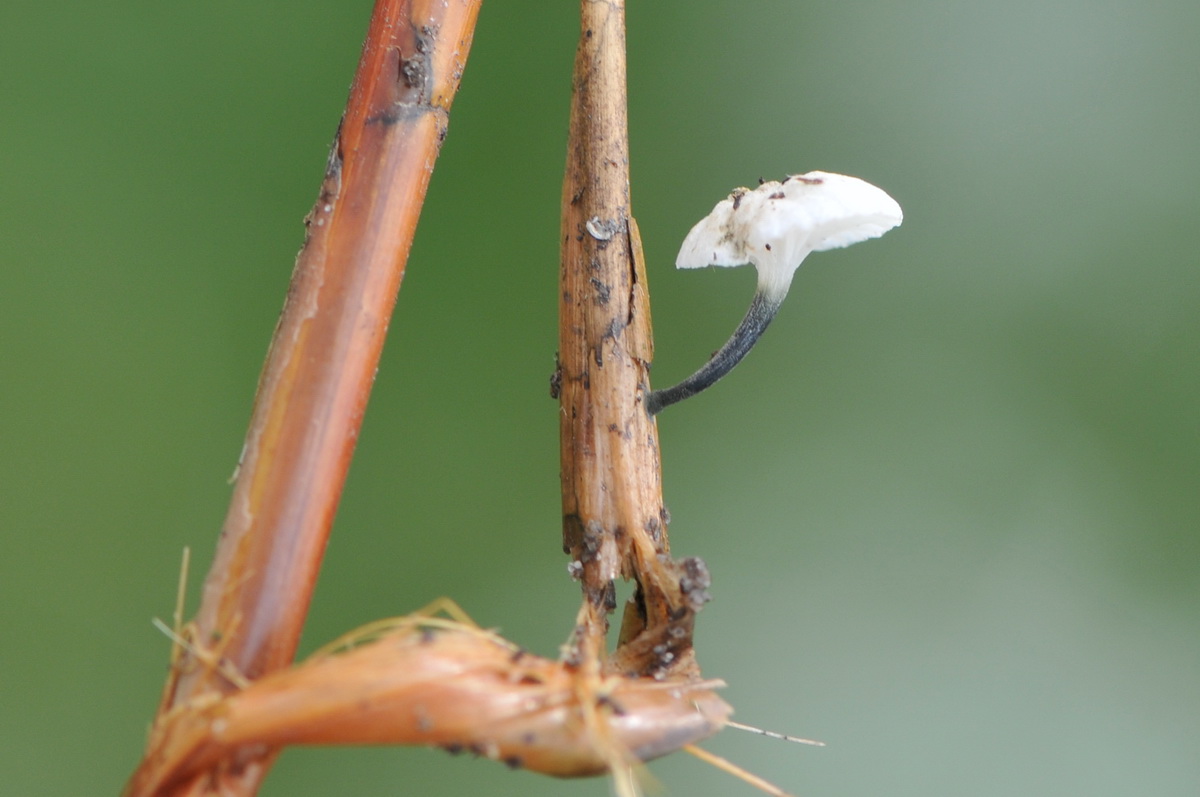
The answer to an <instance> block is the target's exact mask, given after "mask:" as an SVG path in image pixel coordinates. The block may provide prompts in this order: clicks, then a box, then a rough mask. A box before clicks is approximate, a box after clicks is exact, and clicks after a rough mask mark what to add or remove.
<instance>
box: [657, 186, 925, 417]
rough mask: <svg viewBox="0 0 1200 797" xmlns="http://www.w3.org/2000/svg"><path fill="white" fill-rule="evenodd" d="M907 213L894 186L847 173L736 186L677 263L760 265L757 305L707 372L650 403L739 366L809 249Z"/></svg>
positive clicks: (843, 242) (676, 397)
mask: <svg viewBox="0 0 1200 797" xmlns="http://www.w3.org/2000/svg"><path fill="white" fill-rule="evenodd" d="M903 219H904V213H903V211H901V210H900V206H899V205H898V204H897V203H896V200H894V199H892V198H891V197H890V196H888V195H887V193H886V192H884V191H883V190H882V189H880V188H876V187H875V186H873V185H871V184H870V183H867V182H864V181H863V180H860V179H858V178H857V177H847V176H846V175H844V174H830V173H829V172H809V173H808V174H798V175H791V176H789V177H787V178H786V179H784V181H783V182H781V183H777V182H774V181H772V182H764V183H762V184H761V185H759V187H758V188H755V189H754V190H753V191H751V190H750V189H748V188H738V189H735V190H734V191H733V193H731V194H730V195H729V197H728V198H727V199H724V200H722V201H720V202H718V203H717V206H716V207H714V208H713V210H712V213H709V214H708V215H707V216H706V217H704V218H703V219H701V220H700V221H699V222H698V223H697V224H696V226H695V227H693V228H692V231H691V232H689V233H688V235H687V237H686V238H684V239H683V246H682V247H680V249H679V257H677V258H676V259H675V267H676V268H703V267H705V266H742V265H745V264H747V263H752V264H753V265H754V267H755V268H756V269H758V288H757V290H755V292H754V299H753V301H751V303H750V309H749V310H748V311H747V312H746V317H745V318H743V319H742V323H741V324H739V325H738V328H737V329H736V330H735V331H734V333H733V337H731V338H730V339H729V341H728V342H727V343H726V344H725V345H724V346H722V347H721V348H720V350H719V351H717V353H716V354H714V355H713V356H712V358H711V359H710V360H709V361H708V362H707V363H705V364H704V366H703V367H702V368H701V369H700V370H699V371H696V373H694V374H692V375H691V376H689V377H688V378H687V379H685V380H683V381H682V382H680V383H679V384H677V385H675V386H674V387H669V388H667V389H665V390H655V391H653V392H651V393H650V395H649V397H648V398H647V399H646V409H647V410H648V411H649V412H650V414H651V415H656V414H658V413H659V412H660V411H662V409H663V408H664V407H669V406H670V405H672V404H674V403H676V402H677V401H682V400H683V399H685V398H689V397H691V396H694V395H696V394H697V393H699V392H700V391H701V390H704V389H705V388H707V387H710V386H711V385H713V384H714V383H715V382H716V381H717V380H718V379H720V378H721V377H723V376H725V374H727V373H729V372H730V371H731V370H733V367H734V366H735V365H737V364H738V363H739V362H740V361H741V359H742V358H743V357H745V356H746V353H747V352H749V351H750V348H751V347H752V346H753V345H754V344H755V342H756V341H757V340H758V338H759V336H760V335H762V333H763V331H764V330H766V328H767V325H768V324H770V323H771V319H773V318H774V317H775V313H776V312H777V311H778V310H779V305H780V304H782V303H783V298H784V297H785V296H787V292H788V288H789V287H790V286H791V284H792V275H793V274H795V273H796V269H797V268H798V267H799V266H800V263H801V262H802V261H803V260H804V258H805V256H807V255H808V253H809V252H823V251H825V250H826V249H839V248H841V247H843V246H849V245H850V244H855V243H858V242H859V241H865V240H867V239H868V238H878V237H879V236H881V235H883V234H884V233H885V232H887V231H888V230H890V229H892V228H893V227H896V226H899V224H900V222H901V221H903Z"/></svg>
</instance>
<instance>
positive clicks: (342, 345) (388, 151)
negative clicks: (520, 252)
mask: <svg viewBox="0 0 1200 797" xmlns="http://www.w3.org/2000/svg"><path fill="white" fill-rule="evenodd" d="M478 10H479V0H376V4H375V9H374V12H373V14H372V17H371V25H370V29H369V31H368V34H367V39H366V42H365V43H364V46H363V53H362V57H361V59H360V61H359V65H358V71H357V72H356V74H355V78H354V83H353V85H352V87H351V90H350V98H349V100H348V102H347V106H346V113H345V115H344V116H343V118H342V122H341V126H340V128H339V130H338V134H337V137H336V139H335V140H334V144H333V148H332V150H331V152H330V157H329V163H328V165H327V167H326V173H325V178H324V181H323V183H322V187H321V192H320V195H319V196H318V198H317V202H316V204H315V205H314V207H313V209H312V212H311V213H310V214H309V215H308V217H307V218H306V220H305V223H306V225H307V230H308V234H307V238H306V240H305V244H304V248H303V249H302V250H301V252H300V254H299V256H298V257H297V260H296V266H295V270H294V272H293V275H292V282H291V285H290V286H289V289H288V296H287V301H286V304H285V306H284V311H283V314H282V315H281V317H280V320H279V324H278V326H277V327H276V330H275V335H274V337H273V339H272V342H271V349H270V352H269V354H268V357H267V362H266V364H265V366H264V368H263V373H262V376H261V378H260V382H259V388H258V394H257V396H256V397H255V406H254V413H253V417H252V419H251V423H250V429H249V431H248V432H247V435H246V442H245V447H244V452H243V458H242V462H241V463H240V468H239V472H238V475H237V481H236V484H235V486H234V490H233V496H232V498H231V501H230V506H229V511H228V514H227V516H226V519H225V523H224V525H223V527H222V530H221V537H220V541H219V543H218V546H217V552H216V556H215V559H214V562H213V565H212V569H211V570H210V572H209V575H208V578H207V580H206V582H205V585H204V591H203V597H202V601H201V606H200V609H199V612H198V614H197V616H196V619H195V621H194V622H193V623H192V624H191V626H190V628H191V634H192V638H193V639H194V640H196V649H198V650H219V652H220V655H221V656H222V658H223V659H224V660H226V661H227V662H228V663H229V664H230V665H231V666H232V667H234V668H236V670H238V671H239V672H241V673H242V674H243V675H244V676H245V677H247V678H249V679H252V680H253V679H258V678H259V677H261V676H262V675H264V674H266V673H269V672H271V671H273V670H277V669H279V668H282V667H286V666H288V665H289V664H290V663H291V662H292V659H293V657H294V655H295V650H296V644H297V640H298V639H299V636H300V629H301V627H302V625H303V622H304V617H305V615H306V613H307V611H308V605H309V601H310V598H311V595H312V590H313V585H314V583H315V581H316V577H317V572H318V570H319V568H320V564H321V559H322V556H323V553H324V550H325V543H326V540H327V538H328V535H329V531H330V526H331V524H332V522H333V516H334V512H335V510H336V508H337V503H338V500H339V498H340V496H341V490H342V485H343V484H344V482H345V477H346V473H347V470H348V468H349V463H350V458H351V456H352V454H353V452H354V444H355V441H356V440H357V438H358V432H359V428H360V426H361V423H362V416H363V412H364V410H365V407H366V401H367V396H368V394H369V392H370V388H371V384H372V382H373V380H374V375H375V370H376V366H377V364H378V361H379V355H380V351H381V349H382V346H383V340H384V335H385V332H386V330H387V325H388V319H389V317H390V316H391V312H392V307H393V305H394V303H395V300H396V293H397V290H398V289H399V286H400V281H401V279H402V277H403V274H404V267H405V262H406V260H407V258H408V252H409V248H410V246H411V243H412V237H413V232H414V229H415V227H416V223H417V217H418V215H419V213H420V209H421V205H422V202H423V200H424V197H425V190H426V187H427V186H428V183H429V179H430V175H431V174H432V171H433V164H434V162H435V161H436V159H437V154H438V150H439V148H440V146H441V142H442V140H443V138H444V137H445V135H446V129H447V124H448V121H449V109H450V105H451V102H452V100H453V98H454V95H455V92H456V91H457V88H458V84H459V80H460V78H461V77H462V72H463V68H464V66H465V63H466V58H467V53H468V51H469V49H470V45H471V37H472V33H473V31H474V26H475V18H476V15H477V13H478ZM178 665H179V666H177V667H173V668H172V671H171V672H172V675H171V677H170V680H169V681H168V683H167V684H166V686H165V688H164V693H163V700H162V704H161V706H160V708H159V715H160V716H163V715H165V714H167V713H169V712H174V711H176V710H179V709H180V708H181V707H184V708H188V707H193V706H195V705H197V703H198V702H203V701H205V700H208V699H217V698H218V697H219V695H220V694H221V693H223V692H226V691H229V690H230V689H231V688H232V687H231V685H230V684H229V683H228V682H227V681H226V680H225V679H223V678H221V677H220V676H219V674H218V672H217V671H216V670H215V669H213V668H211V667H207V666H203V662H199V661H196V660H195V659H194V657H193V656H192V654H191V653H190V652H185V653H184V654H183V655H182V657H181V661H180V662H179V663H178ZM269 764H270V756H265V757H263V758H260V759H252V760H251V759H245V758H243V759H242V761H241V764H240V767H239V768H236V769H235V768H233V767H225V768H224V769H223V770H222V774H221V775H220V777H219V778H209V777H200V778H198V779H197V780H196V782H195V783H192V784H178V788H173V789H172V790H171V791H169V792H163V794H164V795H165V794H171V795H176V796H180V795H184V794H188V795H200V794H221V795H223V797H230V796H233V795H252V794H254V793H255V791H256V789H257V785H258V783H259V781H260V780H261V778H262V776H263V774H264V773H265V771H266V769H267V768H268V767H269Z"/></svg>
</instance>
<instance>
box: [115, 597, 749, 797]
mask: <svg viewBox="0 0 1200 797" xmlns="http://www.w3.org/2000/svg"><path fill="white" fill-rule="evenodd" d="M717 686H720V684H719V683H717V682H692V681H683V682H681V681H671V680H666V681H664V680H658V679H654V678H636V677H635V678H628V677H617V676H608V677H596V676H594V675H591V674H589V673H588V672H587V671H586V669H584V668H580V667H577V666H573V665H569V664H564V663H563V662H557V661H549V660H547V659H543V658H540V657H538V656H534V655H532V654H529V653H526V652H524V651H522V650H521V649H520V648H518V647H516V646H514V645H512V644H511V643H509V642H506V641H505V640H503V639H502V638H500V637H499V636H497V635H496V634H493V633H491V632H488V631H484V630H482V629H480V628H478V627H476V626H474V625H472V624H469V623H468V622H462V621H456V620H447V619H444V618H439V617H431V616H428V615H424V614H418V615H413V616H410V617H403V618H397V619H395V620H392V621H385V622H381V623H375V624H373V625H372V626H370V627H367V628H364V629H361V630H360V631H358V632H355V633H354V634H352V635H349V636H348V637H347V638H346V639H344V640H343V641H342V643H341V644H338V645H335V646H331V648H329V649H327V651H326V652H319V653H317V654H316V655H314V656H313V657H312V658H310V659H309V660H307V661H306V662H304V663H302V664H299V665H296V666H294V667H291V668H288V669H286V670H280V671H277V672H274V673H271V674H269V675H267V676H264V677H263V678H260V679H259V680H257V681H254V682H252V683H250V684H248V685H246V686H245V687H244V688H242V689H241V690H240V691H237V692H235V693H233V694H230V695H226V696H223V697H218V696H215V695H211V694H210V695H209V696H207V697H203V698H198V699H197V700H196V701H195V702H193V703H192V704H190V705H184V706H180V707H179V708H177V709H176V710H174V711H173V712H171V713H170V714H168V715H166V716H165V717H163V718H162V719H161V720H160V722H159V724H158V725H156V727H155V729H154V733H153V736H152V739H151V743H150V749H149V752H148V754H147V757H146V760H145V761H144V762H143V765H142V767H141V768H140V769H139V770H138V772H137V773H135V775H134V778H133V779H132V780H131V782H130V785H129V787H128V789H127V790H126V792H125V797H150V795H155V794H161V793H163V791H164V790H169V789H170V788H171V787H173V786H174V785H176V784H178V783H181V782H186V781H188V780H189V779H191V778H193V777H195V776H196V774H197V773H203V772H216V773H219V772H220V771H221V769H222V768H229V769H235V768H237V767H239V766H240V765H241V763H242V762H244V761H246V760H253V759H257V758H261V757H262V755H263V754H264V753H267V752H273V751H275V750H276V749H277V748H280V747H282V746H284V745H289V744H304V745H333V744H359V745H361V744H406V745H426V746H433V747H440V748H443V749H446V750H448V751H451V752H460V751H467V752H471V753H473V754H475V755H479V756H484V757H487V758H491V759H494V760H496V761H502V762H504V763H506V764H508V765H509V766H511V767H524V768H527V769H530V770H533V771H536V772H541V773H545V774H548V775H554V776H558V777H575V776H583V775H595V774H601V773H604V772H608V771H614V772H616V771H617V770H620V769H623V768H628V767H629V766H630V765H633V764H636V763H639V762H642V761H647V760H649V759H652V758H656V757H658V756H661V755H665V754H667V753H670V752H673V751H675V750H677V749H679V748H681V747H683V746H684V745H687V744H690V743H691V742H694V741H697V740H699V739H703V738H705V737H707V736H710V735H712V734H713V733H715V732H717V731H718V730H720V728H721V727H723V725H724V723H725V720H726V718H727V717H728V715H729V713H730V708H729V706H728V705H727V704H726V703H725V702H724V701H722V700H721V699H720V698H719V697H717V696H716V694H715V693H714V692H713V691H712V690H713V689H714V688H715V687H717Z"/></svg>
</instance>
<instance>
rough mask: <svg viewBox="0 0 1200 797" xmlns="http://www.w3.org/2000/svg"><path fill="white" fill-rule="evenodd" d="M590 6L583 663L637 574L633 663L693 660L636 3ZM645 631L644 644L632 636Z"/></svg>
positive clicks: (571, 462)
mask: <svg viewBox="0 0 1200 797" xmlns="http://www.w3.org/2000/svg"><path fill="white" fill-rule="evenodd" d="M580 13H581V30H580V39H579V46H578V49H577V51H576V56H575V73H574V91H573V93H572V99H571V123H570V134H569V140H568V145H567V162H566V171H565V176H564V179H563V195H562V210H563V215H562V229H561V235H562V237H561V245H562V246H561V270H560V273H559V288H560V295H559V302H560V303H559V367H560V373H559V375H558V377H559V378H558V380H557V381H558V383H559V385H560V387H559V396H560V399H561V405H562V412H561V415H560V419H559V422H560V439H561V475H562V505H563V548H564V550H565V551H566V552H567V553H569V554H570V555H571V556H572V558H573V559H574V561H575V562H577V563H578V565H577V566H576V570H575V572H577V573H578V575H579V577H580V581H581V584H582V588H583V593H584V606H583V608H582V609H581V611H580V615H579V621H578V626H579V629H578V635H577V642H578V643H579V647H580V660H581V661H585V662H587V661H589V660H590V661H593V662H594V661H596V660H597V659H598V658H600V657H601V656H603V635H604V631H605V628H606V626H607V614H608V613H609V612H611V611H612V610H613V609H614V608H615V606H614V605H613V587H612V582H613V580H614V579H616V578H633V579H636V581H637V582H638V587H639V589H638V594H637V600H636V602H635V603H636V605H635V607H634V610H633V611H629V612H626V614H625V615H624V619H623V630H622V647H623V648H624V650H623V651H621V653H622V656H621V665H620V666H621V671H622V672H637V673H642V674H646V673H650V672H654V673H659V674H661V673H663V672H666V671H671V672H682V671H683V670H684V667H683V666H682V665H684V663H685V662H690V661H691V658H690V652H691V632H692V617H693V614H694V609H695V608H696V606H695V605H694V604H695V602H694V601H692V600H690V599H689V598H688V596H685V595H684V592H685V591H684V590H681V588H680V578H681V574H680V572H679V567H678V566H677V565H676V563H673V562H671V561H670V559H669V558H668V555H669V553H670V547H669V545H668V542H667V535H666V512H665V509H664V507H663V500H662V476H661V469H660V465H659V452H658V431H657V428H656V427H655V424H654V421H653V419H652V418H651V417H649V416H648V415H647V413H646V412H645V409H644V408H643V407H642V400H643V396H644V395H645V394H646V392H647V390H648V386H649V366H650V361H651V360H652V359H653V350H652V346H651V334H650V311H649V298H648V294H647V292H646V275H645V271H644V269H643V268H642V263H641V261H640V256H641V252H640V246H639V244H638V241H637V234H636V225H635V224H634V221H633V217H632V214H631V211H630V194H629V147H628V137H627V130H626V128H627V125H626V101H625V19H624V4H623V3H622V2H620V0H613V2H603V3H600V2H592V1H591V0H583V2H581V7H580ZM697 568H698V569H702V565H699V564H697ZM705 583H706V582H705ZM700 592H702V590H699V591H693V592H692V596H693V597H694V596H696V595H699V594H700ZM668 626H670V627H669V628H668ZM639 637H640V640H638V645H637V646H636V647H631V646H628V645H625V643H626V642H633V641H635V639H637V638H639ZM668 647H670V648H673V650H667V648H668ZM656 650H657V651H658V653H655V651H656Z"/></svg>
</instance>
